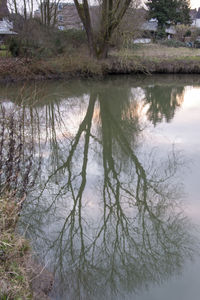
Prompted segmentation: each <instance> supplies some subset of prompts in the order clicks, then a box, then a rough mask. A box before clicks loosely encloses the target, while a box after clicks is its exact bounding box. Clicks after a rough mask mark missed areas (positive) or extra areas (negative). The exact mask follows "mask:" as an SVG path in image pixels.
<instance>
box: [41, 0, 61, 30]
mask: <svg viewBox="0 0 200 300" xmlns="http://www.w3.org/2000/svg"><path fill="white" fill-rule="evenodd" d="M37 3H38V6H39V10H40V17H41V21H42V23H43V24H44V25H46V26H48V27H49V26H54V25H55V24H56V21H57V13H58V5H59V3H60V0H53V1H50V0H37Z"/></svg>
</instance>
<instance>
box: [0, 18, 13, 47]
mask: <svg viewBox="0 0 200 300" xmlns="http://www.w3.org/2000/svg"><path fill="white" fill-rule="evenodd" d="M16 34H17V33H16V32H14V31H13V23H12V22H10V21H9V20H8V19H6V18H4V19H3V20H1V21H0V42H2V41H3V40H4V39H5V37H8V36H11V35H16Z"/></svg>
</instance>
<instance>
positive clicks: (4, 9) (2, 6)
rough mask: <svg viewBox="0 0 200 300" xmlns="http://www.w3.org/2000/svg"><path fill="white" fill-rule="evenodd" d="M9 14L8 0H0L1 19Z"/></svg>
mask: <svg viewBox="0 0 200 300" xmlns="http://www.w3.org/2000/svg"><path fill="white" fill-rule="evenodd" d="M8 15H9V10H8V6H7V0H0V20H1V19H3V18H4V17H7V16H8Z"/></svg>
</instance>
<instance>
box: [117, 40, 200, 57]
mask: <svg viewBox="0 0 200 300" xmlns="http://www.w3.org/2000/svg"><path fill="white" fill-rule="evenodd" d="M112 54H113V55H114V56H126V57H127V58H134V57H142V58H157V59H158V58H159V59H166V58H176V59H177V58H178V59H181V58H186V57H192V58H194V57H199V58H200V49H195V48H186V47H179V48H174V47H167V46H164V45H160V44H147V45H138V46H136V47H135V48H133V49H123V50H121V51H119V52H116V51H113V52H112Z"/></svg>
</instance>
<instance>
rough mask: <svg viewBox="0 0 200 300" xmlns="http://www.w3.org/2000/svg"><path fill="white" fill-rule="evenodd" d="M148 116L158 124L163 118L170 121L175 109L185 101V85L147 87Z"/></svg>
mask: <svg viewBox="0 0 200 300" xmlns="http://www.w3.org/2000/svg"><path fill="white" fill-rule="evenodd" d="M145 95H146V103H148V104H149V109H148V111H147V116H148V118H149V120H150V121H151V122H152V123H153V124H154V126H156V124H157V123H160V122H161V121H162V120H163V119H165V120H166V121H167V122H170V121H171V120H172V119H173V118H174V114H175V111H176V109H177V108H178V107H180V106H181V104H182V103H183V99H184V98H183V96H184V87H170V86H151V87H147V88H146V89H145Z"/></svg>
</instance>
